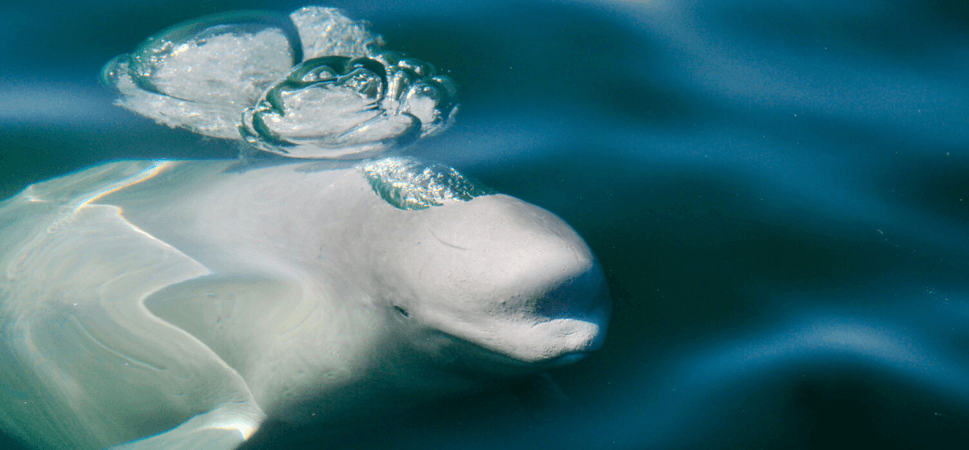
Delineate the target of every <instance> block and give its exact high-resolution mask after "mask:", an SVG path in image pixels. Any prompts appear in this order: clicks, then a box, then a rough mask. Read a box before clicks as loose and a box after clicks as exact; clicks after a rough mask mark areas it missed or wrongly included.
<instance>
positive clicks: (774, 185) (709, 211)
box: [0, 0, 969, 449]
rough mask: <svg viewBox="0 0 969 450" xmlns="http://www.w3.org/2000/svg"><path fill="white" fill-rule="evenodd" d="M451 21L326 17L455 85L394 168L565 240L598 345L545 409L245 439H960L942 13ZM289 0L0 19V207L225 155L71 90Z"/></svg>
mask: <svg viewBox="0 0 969 450" xmlns="http://www.w3.org/2000/svg"><path fill="white" fill-rule="evenodd" d="M452 3H453V2H426V3H422V4H420V5H411V4H410V3H409V2H396V3H387V2H349V1H347V2H336V3H333V4H330V5H329V6H337V7H340V8H343V9H344V10H345V11H346V12H347V14H348V15H350V16H351V17H354V18H362V19H367V20H370V21H371V22H372V24H373V28H374V29H375V30H376V31H377V32H379V33H381V34H383V36H384V38H385V39H386V41H387V42H388V46H389V47H391V48H394V49H397V50H401V51H404V52H407V53H408V54H411V55H413V56H415V57H418V58H422V59H426V60H429V61H433V62H434V63H435V64H436V65H437V67H438V68H440V69H441V70H444V71H447V72H446V73H447V74H448V76H450V77H452V78H453V79H454V80H455V81H456V82H457V84H458V85H459V98H458V101H459V103H460V104H461V106H460V110H459V112H458V114H457V117H456V119H457V121H456V123H455V125H454V126H453V127H452V128H451V129H449V130H448V131H446V132H444V133H443V134H441V135H440V136H436V137H432V138H428V139H426V140H424V141H422V142H421V143H420V144H418V146H416V147H414V148H412V149H411V151H409V154H410V155H412V156H415V157H419V158H424V159H428V160H433V161H440V162H442V163H446V164H449V165H453V166H456V167H458V168H459V169H460V170H461V171H462V172H463V173H467V174H470V175H473V176H474V177H475V178H477V179H479V180H481V181H482V182H483V183H484V184H486V185H488V186H491V187H493V188H495V189H497V190H499V191H501V192H504V193H508V194H511V195H515V196H517V197H520V198H522V199H525V200H527V201H530V202H532V203H535V204H538V205H540V206H542V207H544V208H547V209H549V210H551V211H553V212H555V213H556V214H558V215H560V216H561V217H563V218H564V219H565V220H566V221H568V222H569V223H570V224H572V226H573V227H574V228H575V229H576V230H577V231H578V232H579V233H580V234H581V235H582V236H583V237H584V238H585V239H586V241H587V242H588V243H589V245H590V246H591V247H592V249H593V250H594V251H595V253H596V254H597V255H598V257H599V258H600V260H601V263H602V265H603V267H604V268H605V270H606V273H607V278H608V281H609V285H610V289H611V292H612V295H613V298H614V302H615V312H614V319H613V323H612V327H611V329H610V335H609V338H608V342H607V344H606V346H605V347H604V348H603V349H602V350H601V351H599V352H598V353H597V354H595V355H593V356H592V357H590V358H588V359H587V360H585V361H582V362H581V363H579V364H578V365H575V366H571V367H568V368H563V369H559V370H556V371H555V372H554V373H552V376H553V377H554V378H555V379H556V380H557V381H558V382H559V383H560V385H561V386H562V388H563V390H564V391H565V392H566V393H567V394H569V395H570V397H571V398H572V402H571V403H570V404H569V405H568V406H566V407H564V409H563V410H559V411H550V412H548V413H547V415H546V416H544V417H538V418H535V417H533V416H532V415H529V414H528V413H527V412H526V411H523V410H522V408H521V407H520V405H517V404H516V403H515V402H514V401H511V400H509V398H507V397H505V396H500V395H499V396H481V397H475V398H471V399H466V400H461V401H455V402H451V403H447V404H444V405H435V406H434V407H433V408H429V409H426V410H421V411H418V412H415V413H414V414H412V415H408V416H407V417H403V418H401V417H395V418H390V419H375V420H374V421H373V422H372V423H366V424H355V425H354V426H347V427H346V428H345V429H341V430H336V431H334V430H314V429H299V430H291V429H287V428H286V427H284V426H282V425H279V426H275V427H270V429H269V430H268V431H266V432H265V433H262V434H260V435H259V436H257V437H256V439H255V440H254V441H253V442H252V443H251V445H249V446H248V447H247V448H267V449H268V448H290V446H304V447H306V448H315V446H317V445H319V446H321V447H324V448H327V447H334V448H335V447H338V446H339V447H350V448H498V447H504V448H550V449H551V448H556V449H557V448H583V449H585V448H603V449H605V448H610V449H612V448H615V449H640V448H642V449H646V448H653V449H681V448H682V449H688V448H690V449H692V448H805V449H806V448H858V447H863V448H875V447H877V448H889V449H891V448H960V446H961V445H962V443H963V442H965V441H966V438H967V437H969V436H967V434H969V433H967V432H966V428H965V426H964V424H966V423H969V421H967V419H969V356H967V354H966V348H967V347H969V280H967V277H966V273H967V269H969V238H967V236H969V233H967V231H969V206H967V203H969V119H967V118H969V88H967V86H969V84H967V83H966V82H965V80H966V79H967V78H969V77H967V75H969V27H967V26H966V24H967V23H969V7H967V6H966V4H965V3H964V2H959V1H954V0H952V1H942V0H939V1H933V2H915V1H903V2H876V1H855V2H846V3H845V2H842V3H838V4H831V5H828V4H820V3H817V2H801V1H794V0H788V1H780V2H777V1H774V2H769V1H720V2H694V1H644V2H632V1H630V2H607V1H600V2H593V1H588V2H580V1H575V2H552V1H549V2H539V1H536V2H504V1H499V2H470V3H468V2H463V3H460V4H452ZM297 6H301V4H298V3H292V2H284V3H278V2H271V3H270V2H259V1H243V2H223V1H209V2H162V3H155V4H139V5H135V4H128V3H124V2H109V1H97V2H82V3H67V2H56V5H55V6H54V7H50V6H47V5H44V6H42V5H39V4H34V3H30V2H16V1H15V2H8V3H5V4H4V5H3V6H0V30H3V31H0V60H2V61H4V64H3V67H2V68H0V98H2V99H3V100H4V103H5V105H6V107H5V108H4V110H3V112H0V196H3V197H7V196H9V195H12V194H14V193H15V192H17V191H18V190H19V189H22V188H23V187H24V186H26V185H27V184H29V183H31V182H35V181H39V180H43V179H46V178H50V177H53V176H57V175H60V174H63V173H67V172H70V171H73V170H77V169H80V168H83V167H86V166H89V165H92V164H95V163H97V162H101V161H105V160H110V159H119V158H160V157H167V158H188V157H192V158H194V157H198V158H227V157H234V155H235V154H236V152H237V151H238V149H237V148H236V147H235V146H234V145H232V144H226V143H223V142H221V141H219V140H216V139H206V138H201V137H198V136H197V135H194V134H192V133H189V132H187V131H182V130H171V129H168V128H165V127H161V126H158V125H156V124H154V123H152V122H151V121H150V120H147V119H144V118H140V117H138V116H136V115H134V114H131V113H128V112H126V111H124V110H122V109H120V108H117V107H115V106H113V105H112V104H111V103H112V101H113V98H114V94H112V93H111V92H110V91H108V90H106V89H103V88H101V87H100V86H98V82H97V76H98V73H99V70H100V68H101V66H102V65H103V64H104V63H105V62H106V61H108V60H109V59H110V58H112V57H114V56H115V55H118V54H121V53H124V52H128V51H130V50H131V49H132V48H134V47H135V46H136V45H137V44H138V42H140V41H141V40H142V39H144V37H145V36H148V35H150V34H152V33H154V32H156V31H158V30H160V29H163V28H165V27H167V26H169V25H171V24H173V23H176V22H179V21H181V20H184V19H188V18H191V17H196V16H199V15H203V14H209V13H214V12H219V11H225V10H235V9H271V10H276V11H279V12H287V11H290V10H292V9H295V7H297ZM374 430H380V431H381V432H380V433H375V432H374ZM3 444H5V443H3Z"/></svg>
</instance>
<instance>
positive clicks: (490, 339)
mask: <svg viewBox="0 0 969 450" xmlns="http://www.w3.org/2000/svg"><path fill="white" fill-rule="evenodd" d="M418 214H421V215H422V217H421V219H422V220H420V221H415V222H411V223H410V225H409V226H412V227H416V228H418V230H415V231H414V234H415V236H414V237H413V238H410V239H408V240H407V242H406V243H405V242H402V243H401V245H402V246H405V250H404V251H402V252H400V253H398V254H397V255H396V257H395V258H393V259H394V261H396V262H395V265H396V267H397V269H396V270H395V272H397V273H399V274H400V277H401V282H397V283H395V284H396V286H398V287H400V286H401V284H406V285H408V286H410V288H409V289H397V290H396V291H395V292H397V293H399V292H405V291H406V292H409V293H411V294H409V296H410V297H412V298H411V299H410V300H405V303H407V305H403V307H404V308H406V309H407V310H408V311H409V315H410V316H411V317H412V318H413V319H414V320H418V321H420V322H421V323H422V324H423V325H424V326H427V327H429V328H431V329H434V330H438V331H441V332H443V333H445V334H447V335H450V336H453V337H454V338H457V339H458V340H460V341H462V342H466V343H470V344H473V345H475V346H478V347H480V348H482V349H484V350H486V351H488V352H491V353H494V354H497V355H500V357H501V358H503V359H505V360H509V361H511V362H512V363H513V364H518V365H539V366H543V367H545V366H549V365H551V366H557V365H562V364H567V363H569V362H573V361H576V360H578V359H581V357H582V356H583V355H584V354H586V353H588V352H590V351H593V350H596V349H598V348H599V347H600V346H602V343H603V341H604V339H605V334H606V327H607V324H608V320H609V314H610V311H611V301H610V298H609V293H608V289H607V287H606V282H605V277H604V275H603V271H602V268H601V266H600V265H599V263H598V261H597V260H596V258H595V256H594V255H593V254H592V251H591V250H590V249H589V247H588V246H587V245H586V243H585V242H584V241H583V240H582V238H581V237H579V235H578V234H577V233H576V232H575V231H574V230H573V229H572V228H571V227H570V226H569V225H568V224H566V223H565V222H564V221H563V220H562V219H560V218H558V217H557V216H555V215H554V214H552V213H550V212H548V211H546V210H544V209H541V208H539V207H537V206H534V205H531V204H528V203H526V202H523V201H521V200H518V199H515V198H512V197H508V196H504V195H491V196H486V197H479V198H475V199H474V200H472V201H469V202H462V203H453V204H448V205H446V206H443V207H438V208H432V209H430V210H425V211H420V212H419V213H418ZM401 261H406V263H401Z"/></svg>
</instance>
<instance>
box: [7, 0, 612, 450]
mask: <svg viewBox="0 0 969 450" xmlns="http://www.w3.org/2000/svg"><path fill="white" fill-rule="evenodd" d="M334 14H336V13H335V12H333V10H329V9H324V8H315V9H314V8H309V9H306V8H304V9H302V10H300V11H297V13H294V15H293V16H291V17H289V18H287V17H282V18H280V17H277V16H266V15H262V14H257V13H254V12H245V13H236V14H234V15H230V16H228V18H226V17H222V16H220V17H217V18H209V19H206V20H204V21H202V22H192V23H190V24H188V25H182V26H180V27H176V28H173V29H172V30H168V31H166V32H165V33H163V34H162V35H161V36H162V37H160V38H159V37H155V38H152V39H154V40H151V39H150V40H149V42H148V43H147V44H145V45H144V46H143V48H141V49H140V50H138V51H140V52H141V54H140V55H136V56H130V57H127V58H121V59H120V60H115V61H112V62H111V63H109V65H108V67H107V68H106V72H107V73H108V75H106V76H108V77H109V78H111V77H113V78H112V79H114V80H116V81H119V82H120V83H122V85H123V86H122V87H121V90H123V91H124V90H126V91H125V92H127V94H123V95H128V96H129V97H132V98H128V99H124V100H122V102H129V103H126V104H125V106H126V107H129V109H132V110H136V111H140V110H143V111H149V112H151V111H154V112H155V113H157V112H158V111H161V110H164V111H165V112H164V114H161V113H159V116H158V117H156V119H159V120H160V121H162V120H168V121H170V123H168V124H169V125H172V124H174V126H185V127H187V128H190V129H193V131H199V130H203V131H205V132H204V133H203V134H205V133H209V134H210V135H213V136H214V135H216V134H220V133H225V134H228V130H227V129H226V127H230V124H229V123H230V121H231V120H233V119H231V117H232V116H233V115H235V117H236V119H235V120H237V122H239V123H237V124H235V125H232V126H231V127H232V128H234V129H235V130H236V132H238V138H235V137H233V139H238V140H239V141H242V142H245V143H247V144H246V145H249V146H250V147H251V150H250V153H248V154H246V155H244V157H243V158H241V159H231V160H180V161H169V160H126V161H114V162H108V163H103V164H101V165H98V166H95V167H92V168H89V169H86V170H81V171H78V172H75V173H72V174H68V175H65V176H62V177H60V178H55V179H52V180H49V181H45V182H40V183H36V184H33V185H31V186H29V187H27V188H26V189H24V190H23V191H22V192H20V193H19V194H18V195H16V196H15V197H12V198H10V199H7V200H5V201H3V202H0V428H2V430H3V431H4V432H5V433H7V434H9V435H12V436H15V437H16V438H18V439H21V440H23V441H24V442H25V443H27V444H29V445H32V446H36V447H40V448H50V449H101V448H117V449H174V448H178V449H213V450H219V449H234V448H238V447H239V446H240V445H243V444H244V443H245V442H246V441H247V440H249V439H250V438H251V437H252V436H253V435H254V434H255V433H256V432H257V431H258V430H260V428H261V427H263V426H264V425H265V424H267V423H271V422H284V423H290V424H295V425H311V426H319V427H326V426H327V424H328V423H335V421H339V420H347V419H348V418H349V419H350V420H355V419H360V418H366V417H367V416H368V415H370V414H376V413H380V412H381V410H382V409H384V408H386V407H387V405H395V406H397V407H402V408H406V407H410V406H412V405H418V404H421V403H423V402H427V401H429V400H432V399H439V398H444V397H449V396H460V395H466V394H468V393H471V392H481V391H482V390H486V389H495V388H499V387H500V386H503V385H506V384H507V383H510V382H513V381H515V380H520V379H522V378H523V377H528V376H532V375H535V374H540V373H542V372H544V371H547V370H549V369H551V368H556V367H561V366H563V365H566V364H570V363H573V362H575V361H578V360H579V359H581V358H582V357H584V356H585V355H587V354H588V353H589V352H592V351H594V350H596V349H597V348H599V347H600V346H601V345H602V344H603V341H604V339H605V333H606V328H607V323H608V320H609V315H610V309H611V304H610V298H609V294H608V289H607V286H606V283H605V279H604V275H603V270H602V268H601V266H600V264H599V262H598V261H597V259H596V257H595V256H594V255H593V253H592V251H591V250H590V249H589V247H588V246H587V245H586V243H585V242H584V241H583V240H582V238H581V237H580V236H579V235H578V234H577V233H576V232H575V231H574V230H573V229H572V228H571V227H570V226H569V225H568V224H566V223H565V222H564V221H563V220H562V219H560V218H559V217H557V216H555V215H554V214H553V213H551V212H549V211H546V210H544V209H542V208H540V207H538V206H535V205H532V204H529V203H527V202H524V201H522V200H519V199H516V198H513V197H510V196H507V195H503V194H500V193H497V192H495V191H493V190H491V189H490V188H487V187H485V186H483V185H482V184H481V183H480V182H477V181H476V180H474V179H472V178H470V177H466V176H464V175H463V174H461V173H460V172H459V171H457V170H455V169H453V168H451V167H448V166H446V165H442V164H435V163H427V162H423V161H420V160H417V159H414V158H410V157H404V156H387V155H386V154H385V153H386V152H387V151H391V150H392V151H396V150H395V149H398V148H400V147H399V144H400V143H401V142H402V141H401V139H403V140H413V139H417V138H420V137H423V135H426V134H433V133H435V132H437V130H438V129H439V128H441V127H445V126H447V124H448V122H449V121H450V120H451V119H452V118H453V111H454V110H455V108H456V106H455V105H454V104H453V101H452V100H449V99H447V98H446V96H445V95H444V94H448V93H453V86H452V85H451V84H450V82H449V81H448V80H447V79H445V78H440V77H438V78H434V77H435V76H434V75H432V71H431V69H430V68H428V67H423V68H422V67H419V66H417V65H415V64H417V63H414V62H412V61H409V60H407V59H406V58H405V57H401V56H393V57H391V56H386V55H385V56H380V57H377V56H374V55H373V54H372V53H368V55H370V56H363V57H361V58H367V59H368V60H371V57H373V58H372V61H376V63H371V62H367V61H363V62H361V61H356V62H353V59H352V58H351V57H349V56H340V55H339V54H338V55H337V57H336V58H330V59H325V60H324V61H322V62H321V61H319V60H316V61H314V62H313V63H312V68H310V69H307V68H306V66H302V67H301V66H300V63H299V61H300V58H303V56H301V55H300V54H306V53H309V51H308V50H306V49H304V48H301V47H300V45H303V44H300V45H296V44H293V42H295V40H297V37H298V40H299V42H303V43H305V42H309V44H305V47H312V48H316V49H317V50H319V52H334V53H339V52H340V51H341V50H343V49H342V48H341V47H339V45H336V44H333V45H329V44H326V43H320V41H318V40H313V39H312V38H311V36H309V35H308V34H307V33H308V32H307V31H306V29H309V30H318V29H319V28H321V27H322V28H324V29H326V30H332V29H339V27H336V26H320V25H319V23H317V22H313V21H312V20H309V19H307V17H308V16H312V17H314V18H316V19H314V20H324V19H325V20H331V21H337V23H339V24H343V25H344V28H343V29H344V30H350V31H349V33H350V34H352V35H355V34H354V33H357V34H360V33H358V32H359V29H354V28H353V26H354V24H353V23H350V22H343V21H341V20H345V18H342V16H335V15H334ZM321 17H322V19H320V18H321ZM200 23H201V25H200ZM307 23H309V24H310V25H307ZM348 23H349V25H348ZM314 24H315V25H314ZM331 25H332V24H331ZM263 34H265V35H266V36H268V37H266V36H262V35H263ZM199 36H202V37H204V39H202V38H199ZM260 36H262V37H260ZM361 36H363V35H361ZM264 38H265V39H264ZM277 38H278V39H277ZM193 39H194V40H193ZM260 39H264V40H266V42H270V43H272V42H276V43H281V45H282V47H283V49H284V50H286V51H288V52H289V53H287V55H289V56H286V58H282V59H283V60H287V61H288V62H287V64H295V66H294V67H295V69H293V70H295V71H296V73H297V75H298V76H296V77H294V76H293V74H292V73H288V72H286V70H282V69H281V70H278V71H276V72H272V71H269V72H272V76H266V77H262V78H260V77H261V76H262V75H264V74H265V73H268V72H267V70H265V68H262V69H259V68H257V69H258V70H256V69H254V70H256V71H257V72H260V74H262V75H260V76H257V77H255V78H259V79H261V80H262V79H263V78H265V79H269V78H272V77H275V76H278V77H281V78H279V79H274V80H269V81H265V80H263V81H260V84H261V89H263V90H262V92H258V89H250V94H246V93H241V94H239V95H240V96H242V97H245V96H246V95H249V96H250V97H251V98H249V99H251V100H253V101H254V103H253V105H251V106H244V105H243V106H241V107H242V108H243V110H242V111H238V110H236V111H233V110H232V109H233V108H240V106H239V104H238V102H235V100H238V98H236V99H235V100H233V101H232V102H230V103H231V105H229V106H227V105H228V104H227V103H225V102H223V100H224V99H222V100H220V99H219V98H216V97H218V96H215V97H205V98H202V97H198V96H196V97H193V98H194V99H193V100H191V101H189V100H186V98H188V97H190V96H189V95H180V94H184V93H185V89H186V88H185V87H179V86H176V85H174V84H172V83H176V81H173V80H174V79H170V80H168V82H169V84H165V83H163V82H161V81H159V80H158V79H156V77H159V76H161V75H160V74H162V73H163V72H165V70H168V69H166V68H165V67H164V66H165V65H166V64H170V63H171V60H178V58H189V59H192V58H191V53H192V52H193V51H202V50H204V47H205V46H206V45H217V46H221V45H230V44H231V45H236V44H239V43H242V44H245V45H246V46H253V45H256V46H258V45H257V44H258V43H259V42H261V41H259V40H260ZM360 40H361V41H362V42H364V41H365V42H369V41H368V40H367V39H364V38H360ZM277 41H278V42H277ZM263 43H265V42H263ZM240 45H241V44H240ZM267 45H268V44H267ZM327 45H329V46H327ZM368 45H369V44H368ZM152 46H157V48H154V47H152ZM173 46H174V47H173ZM179 46H182V47H179ZM364 47H366V46H364ZM145 48H149V50H146V49H145ZM152 48H153V49H152ZM171 48H176V49H178V48H181V50H179V51H177V52H170V54H167V55H166V54H165V53H164V51H162V50H159V49H169V50H170V49H171ZM220 49H223V50H224V48H222V47H220ZM287 49H288V50H287ZM320 49H322V50H320ZM166 51H167V50H166ZM217 53H219V54H223V52H221V51H220V52H217ZM231 54H232V55H235V53H231ZM294 55H295V56H294ZM297 56H299V57H297ZM233 57H236V56H233ZM287 58H288V59H287ZM315 58H317V57H316V56H313V57H312V58H311V59H315ZM348 58H350V59H348ZM201 60H202V61H207V60H206V59H205V58H202V59H201ZM119 61H120V62H119ZM355 64H356V66H355ZM242 65H243V66H245V67H250V65H246V64H242ZM324 66H325V67H324ZM333 66H336V69H334V68H333ZM321 67H323V68H322V69H321ZM119 71H122V72H123V73H121V72H119ZM314 71H315V72H314ZM381 71H383V72H381ZM402 71H403V72H407V73H410V72H413V74H415V75H419V77H417V78H415V77H410V78H408V77H404V78H406V79H400V80H397V81H394V79H393V78H392V77H391V78H388V75H387V74H388V73H402ZM311 72H312V73H313V74H312V75H307V74H308V73H311ZM287 73H288V75H287ZM375 73H376V74H377V75H378V76H377V77H376V78H371V76H372V75H373V74H375ZM421 74H423V75H421ZM421 76H422V77H424V78H420V77H421ZM139 77H142V78H143V79H140V80H138V78H139ZM327 77H329V78H327ZM354 77H356V78H354ZM163 78H164V77H163ZM327 80H329V81H327ZM354 80H355V81H354ZM125 83H130V84H125ZM367 83H377V84H376V85H375V84H367ZM380 83H385V84H384V85H380ZM394 83H397V84H396V85H394ZM408 83H409V85H410V87H407V85H408ZM280 86H282V87H280ZM381 86H383V87H381ZM388 86H390V88H388ZM394 86H396V87H394ZM301 89H309V90H310V91H312V92H313V93H312V95H309V97H307V98H302V99H301V100H298V101H296V100H294V98H295V97H294V96H293V95H291V93H292V92H295V91H299V90H301ZM348 89H349V90H350V91H352V92H355V93H354V94H353V95H349V94H348V92H350V91H348ZM394 89H396V90H397V91H398V92H397V93H395V94H393V95H391V96H388V95H387V94H388V93H389V92H391V91H392V90H394ZM274 90H275V91H274ZM315 91H319V92H315ZM377 91H379V92H378V93H380V95H379V96H377V97H379V98H380V99H379V100H375V102H376V103H371V106H373V104H379V105H380V107H381V108H383V109H379V108H378V109H379V110H378V111H376V112H375V110H373V109H372V108H370V109H368V108H364V107H361V108H359V109H353V110H352V111H350V112H349V113H347V114H348V116H341V119H340V123H339V124H336V125H334V124H332V123H327V124H322V125H319V124H317V125H318V126H313V127H310V128H312V129H311V130H310V131H306V129H305V128H301V127H299V126H296V125H294V123H296V122H299V121H300V120H306V121H310V122H312V121H313V120H317V119H313V118H312V117H310V116H308V115H307V116H299V114H295V113H294V114H293V116H288V115H287V114H281V113H280V111H281V109H278V108H277V107H280V105H283V106H285V105H286V104H290V105H292V104H294V103H293V102H294V101H295V102H296V103H300V102H308V103H306V104H305V105H302V106H300V108H309V109H310V110H312V111H319V110H320V109H326V108H323V107H319V106H312V105H311V103H312V102H311V101H310V100H312V99H313V98H317V99H322V101H324V102H329V101H338V102H339V101H345V103H344V105H343V106H346V105H347V104H352V102H357V101H362V102H364V103H366V101H369V100H367V99H371V100H373V98H376V97H373V98H371V97H367V96H368V95H370V94H373V93H374V92H377ZM273 92H275V93H273ZM274 96H275V97H274ZM394 96H396V97H394ZM408 96H409V97H408ZM134 97H137V98H134ZM240 98H241V97H240ZM267 98H269V99H270V100H266V99H267ZM388 98H391V100H388ZM334 99H335V100H334ZM341 99H342V100H341ZM145 102H147V103H145ZM408 102H412V103H409V104H408ZM148 104H154V105H155V106H156V107H157V108H159V109H151V108H149V107H148V106H147V105H148ZM307 105H310V106H307ZM331 106H332V105H331ZM358 106H359V105H358ZM280 108H281V107H280ZM341 108H342V107H341ZM199 111H202V114H201V116H204V120H203V121H202V122H190V121H189V119H188V118H187V117H189V116H191V117H195V116H198V112H199ZM343 111H345V112H346V111H347V110H346V109H345V108H344V109H343ZM183 113H184V114H185V116H181V115H180V114H183ZM236 113H238V114H236ZM274 114H275V115H277V116H279V117H275V118H274V116H273V115H274ZM294 116H297V117H294ZM347 117H349V118H347ZM343 119H347V120H343ZM286 120H289V121H294V122H293V123H289V124H288V125H287V124H286V123H284V122H285V121H286ZM355 121H361V123H356V124H355V123H352V122H355ZM253 124H255V125H253ZM260 124H261V125H260ZM267 124H268V125H267ZM206 130H207V131H206ZM405 135H406V137H402V136H405ZM251 140H255V141H258V142H250V141H251ZM257 153H266V154H273V155H274V156H273V157H271V158H268V159H258V158H255V159H254V158H253V154H257ZM391 153H393V152H391ZM321 155H322V156H321ZM320 158H327V159H320Z"/></svg>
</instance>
